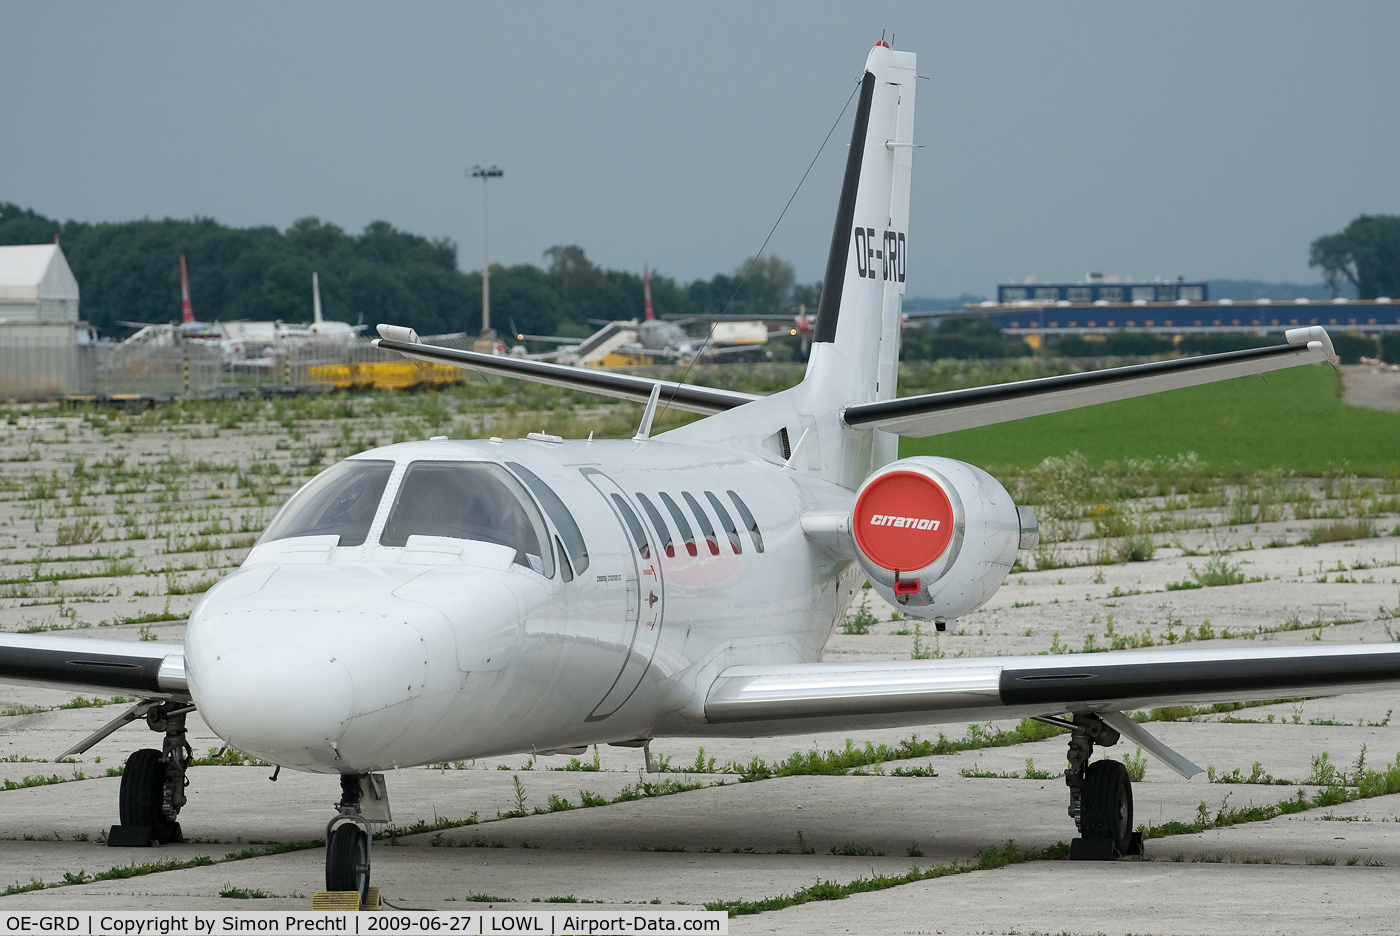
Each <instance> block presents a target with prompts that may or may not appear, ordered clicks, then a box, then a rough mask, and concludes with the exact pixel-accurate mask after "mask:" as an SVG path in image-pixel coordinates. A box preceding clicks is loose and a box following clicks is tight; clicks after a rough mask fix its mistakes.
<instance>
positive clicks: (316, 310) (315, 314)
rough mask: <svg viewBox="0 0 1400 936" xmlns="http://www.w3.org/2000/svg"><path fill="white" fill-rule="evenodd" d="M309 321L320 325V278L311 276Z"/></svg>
mask: <svg viewBox="0 0 1400 936" xmlns="http://www.w3.org/2000/svg"><path fill="white" fill-rule="evenodd" d="M311 320H312V321H313V322H315V323H316V324H317V325H320V324H321V278H320V277H319V276H317V275H316V274H315V273H312V274H311Z"/></svg>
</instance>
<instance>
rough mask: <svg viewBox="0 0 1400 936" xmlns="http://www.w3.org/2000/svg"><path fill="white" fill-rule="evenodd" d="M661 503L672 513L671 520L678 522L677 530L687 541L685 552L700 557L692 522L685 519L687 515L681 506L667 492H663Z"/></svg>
mask: <svg viewBox="0 0 1400 936" xmlns="http://www.w3.org/2000/svg"><path fill="white" fill-rule="evenodd" d="M661 503H663V504H665V505H666V509H667V510H669V511H670V512H671V519H672V520H674V521H676V529H677V530H680V533H681V539H682V540H684V541H685V551H686V552H688V553H690V554H691V555H692V556H698V555H699V551H698V550H697V549H696V548H695V533H694V531H692V530H691V529H690V521H689V520H687V519H686V518H685V513H684V512H683V511H682V510H681V508H680V505H679V504H677V503H676V502H675V501H674V500H672V499H671V495H670V494H667V493H666V492H665V491H662V492H661Z"/></svg>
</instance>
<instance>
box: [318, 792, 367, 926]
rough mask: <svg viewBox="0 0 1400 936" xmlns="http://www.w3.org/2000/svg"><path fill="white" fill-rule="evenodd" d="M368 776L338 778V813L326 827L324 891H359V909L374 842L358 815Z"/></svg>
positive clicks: (360, 816)
mask: <svg viewBox="0 0 1400 936" xmlns="http://www.w3.org/2000/svg"><path fill="white" fill-rule="evenodd" d="M368 776H369V775H368V774H341V775H340V802H339V803H338V804H336V809H338V810H339V813H338V814H337V815H336V817H335V818H334V819H332V820H331V821H330V822H328V823H326V890H328V891H358V892H359V894H360V906H361V907H363V906H364V905H365V900H366V899H367V898H368V897H369V848H370V842H371V841H373V838H374V836H373V834H372V832H371V829H370V824H369V820H367V819H366V818H365V817H364V816H363V815H361V813H360V799H361V798H362V797H363V795H364V783H363V779H362V778H366V777H368ZM370 782H371V783H372V782H373V780H371V781H370Z"/></svg>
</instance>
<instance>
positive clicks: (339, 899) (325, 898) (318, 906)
mask: <svg viewBox="0 0 1400 936" xmlns="http://www.w3.org/2000/svg"><path fill="white" fill-rule="evenodd" d="M311 909H312V910H330V911H352V912H353V911H356V910H379V909H382V907H381V904H380V902H379V888H377V887H371V888H370V889H369V893H368V894H366V895H365V904H364V906H363V907H362V906H360V892H359V891H317V892H316V893H314V894H312V895H311Z"/></svg>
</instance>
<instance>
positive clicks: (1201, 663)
mask: <svg viewBox="0 0 1400 936" xmlns="http://www.w3.org/2000/svg"><path fill="white" fill-rule="evenodd" d="M1397 682H1400V644H1394V643H1385V644H1353V645H1342V646H1323V647H1317V646H1313V647H1309V646H1298V647H1267V648H1256V647H1244V648H1235V647H1227V648H1210V649H1170V650H1117V651H1110V652H1107V653H1083V654H1079V653H1076V654H1069V655H1064V656H1059V655H1056V656H1043V655H1042V656H1029V657H982V658H964V659H954V660H908V661H904V660H899V661H887V662H870V663H810V664H794V665H791V666H731V667H729V668H728V669H725V670H722V671H721V672H720V674H719V676H718V677H717V678H716V679H715V682H714V684H713V685H712V686H711V687H710V690H709V693H708V695H707V697H706V700H705V717H706V721H708V722H709V723H710V724H712V725H724V726H728V727H729V728H730V729H731V730H735V731H736V732H741V733H745V734H747V733H748V732H747V731H744V730H743V729H745V728H746V727H747V728H749V729H750V730H752V731H753V732H754V733H755V734H760V733H763V731H765V730H771V729H772V728H773V727H774V725H775V723H776V724H784V725H785V726H787V727H786V729H785V730H790V729H791V728H792V727H793V726H794V725H796V724H801V723H802V722H804V721H810V724H811V726H812V730H825V731H830V730H841V729H844V728H871V727H900V726H913V725H921V724H935V723H940V722H957V721H982V720H987V719H997V718H1025V717H1042V716H1053V715H1057V714H1061V713H1069V712H1072V713H1099V714H1103V715H1104V716H1105V720H1106V721H1108V720H1110V719H1109V716H1110V715H1112V714H1113V713H1122V712H1126V711H1129V710H1133V709H1141V708H1149V707H1153V706H1163V705H1184V704H1190V703H1197V702H1245V701H1250V700H1258V699H1278V698H1288V697H1291V696H1299V695H1318V694H1323V693H1331V692H1356V691H1362V690H1367V689H1374V688H1380V687H1385V686H1389V687H1393V686H1394V685H1395V684H1396V683H1397ZM1124 721H1127V719H1125V718H1115V719H1113V720H1112V721H1110V724H1113V725H1114V727H1115V728H1117V729H1118V730H1119V731H1120V732H1122V733H1123V734H1125V735H1128V736H1129V739H1130V740H1133V741H1136V742H1137V743H1138V744H1139V745H1140V746H1141V747H1143V749H1144V750H1149V751H1151V749H1150V748H1149V746H1148V743H1145V742H1144V741H1142V740H1139V739H1138V738H1137V737H1134V736H1133V735H1132V734H1130V732H1132V731H1133V730H1134V729H1131V728H1129V729H1127V730H1124V728H1122V727H1120V725H1121V723H1122V722H1124ZM1137 731H1138V732H1140V733H1141V734H1142V735H1143V736H1144V737H1145V738H1146V739H1148V742H1150V740H1151V739H1150V736H1149V735H1146V733H1145V732H1142V731H1141V729H1137ZM1151 752H1152V753H1154V754H1158V752H1156V751H1151ZM1169 753H1170V752H1169ZM1158 756H1161V754H1158ZM1164 759H1166V758H1164ZM1188 763H1189V762H1188ZM1193 772H1194V771H1193Z"/></svg>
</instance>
